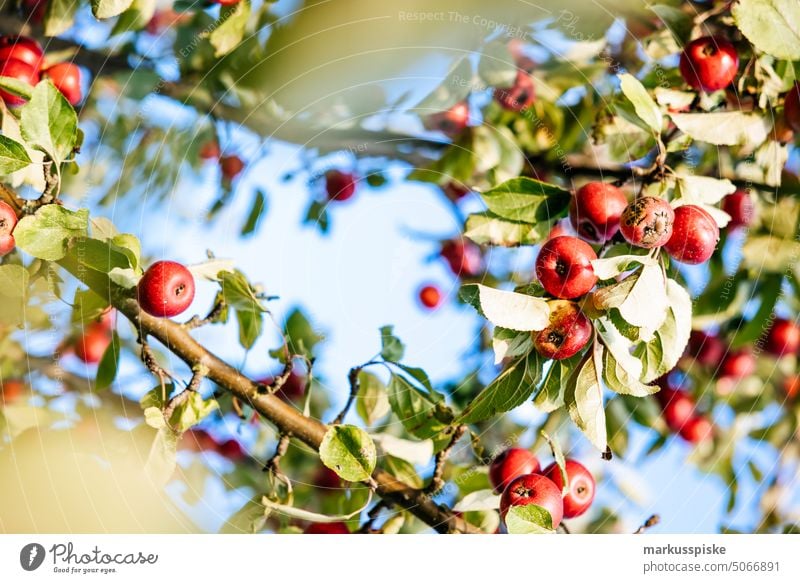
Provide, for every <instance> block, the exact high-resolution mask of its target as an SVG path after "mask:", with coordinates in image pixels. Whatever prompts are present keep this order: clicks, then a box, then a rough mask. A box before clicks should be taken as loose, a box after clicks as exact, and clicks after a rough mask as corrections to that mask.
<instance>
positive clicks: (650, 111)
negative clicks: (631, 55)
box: [619, 73, 664, 134]
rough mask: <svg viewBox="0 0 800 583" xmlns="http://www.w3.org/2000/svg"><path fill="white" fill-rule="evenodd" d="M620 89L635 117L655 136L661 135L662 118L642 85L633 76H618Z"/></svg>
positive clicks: (626, 74) (625, 74)
mask: <svg viewBox="0 0 800 583" xmlns="http://www.w3.org/2000/svg"><path fill="white" fill-rule="evenodd" d="M619 80H620V84H619V86H620V89H621V90H622V93H623V94H624V95H625V97H627V98H628V100H629V101H630V102H631V104H632V105H633V108H634V110H635V111H636V115H637V116H639V119H641V120H642V121H643V122H644V123H645V124H647V126H648V127H649V128H650V129H651V130H653V132H655V133H656V134H660V133H661V128H662V126H663V125H664V117H663V116H662V115H661V109H659V107H658V105H657V104H656V102H655V101H654V100H653V98H652V97H650V94H649V93H648V92H647V89H645V88H644V85H642V83H641V82H640V81H639V80H638V79H637V78H636V77H634V76H633V75H630V74H628V73H624V74H622V75H619Z"/></svg>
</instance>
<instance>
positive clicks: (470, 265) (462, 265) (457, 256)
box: [439, 238, 483, 277]
mask: <svg viewBox="0 0 800 583" xmlns="http://www.w3.org/2000/svg"><path fill="white" fill-rule="evenodd" d="M439 254H440V255H441V257H442V259H444V260H445V261H446V262H447V265H449V266H450V271H452V272H453V274H454V275H456V276H458V277H476V276H477V275H479V274H480V273H481V271H483V256H482V255H481V250H480V247H478V246H477V245H476V244H475V243H473V242H472V241H468V240H467V239H463V238H459V239H451V240H449V241H445V242H444V243H443V244H442V249H441V251H440V252H439Z"/></svg>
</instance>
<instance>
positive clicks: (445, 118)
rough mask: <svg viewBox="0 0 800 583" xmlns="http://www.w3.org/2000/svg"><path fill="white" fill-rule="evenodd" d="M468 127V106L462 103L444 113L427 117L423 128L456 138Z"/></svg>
mask: <svg viewBox="0 0 800 583" xmlns="http://www.w3.org/2000/svg"><path fill="white" fill-rule="evenodd" d="M468 125H469V105H468V104H467V102H465V101H462V102H460V103H456V104H455V105H454V106H453V107H451V108H450V109H448V110H446V111H440V112H437V113H434V114H431V115H429V116H428V117H427V118H426V119H425V127H426V128H427V129H429V130H434V131H439V132H442V133H443V134H445V135H448V136H451V137H452V136H456V135H458V134H459V133H461V132H462V131H463V130H464V129H465V128H466V127H467V126H468Z"/></svg>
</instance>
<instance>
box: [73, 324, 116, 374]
mask: <svg viewBox="0 0 800 583" xmlns="http://www.w3.org/2000/svg"><path fill="white" fill-rule="evenodd" d="M109 344H111V334H109V332H108V329H106V327H105V326H103V325H102V324H100V323H99V322H93V323H91V324H89V325H87V326H86V328H85V329H84V331H83V334H81V335H80V336H79V337H78V338H77V339H76V340H75V347H74V348H75V356H77V357H78V358H79V359H81V360H82V361H83V362H85V363H86V364H97V363H98V362H100V359H102V358H103V354H105V352H106V349H107V348H108V345H109Z"/></svg>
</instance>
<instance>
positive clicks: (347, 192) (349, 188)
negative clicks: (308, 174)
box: [325, 170, 356, 202]
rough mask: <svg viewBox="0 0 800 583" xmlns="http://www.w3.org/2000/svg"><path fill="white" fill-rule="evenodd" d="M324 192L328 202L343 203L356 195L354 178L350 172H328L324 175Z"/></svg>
mask: <svg viewBox="0 0 800 583" xmlns="http://www.w3.org/2000/svg"><path fill="white" fill-rule="evenodd" d="M325 192H326V193H327V195H328V200H329V201H338V202H344V201H346V200H348V199H350V198H352V196H353V195H354V194H355V193H356V176H355V174H353V173H352V172H344V171H342V170H330V171H328V172H326V173H325Z"/></svg>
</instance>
